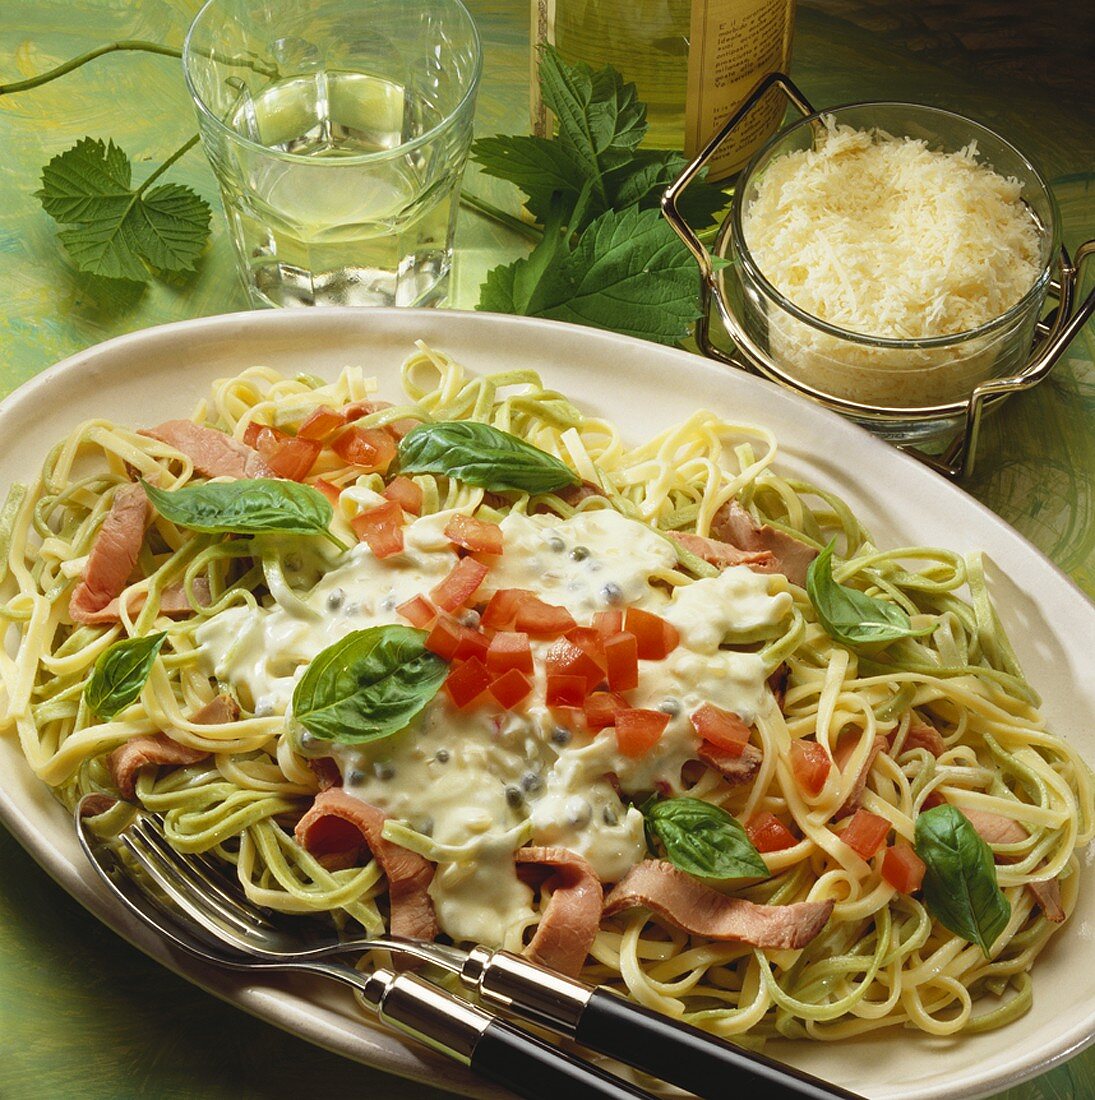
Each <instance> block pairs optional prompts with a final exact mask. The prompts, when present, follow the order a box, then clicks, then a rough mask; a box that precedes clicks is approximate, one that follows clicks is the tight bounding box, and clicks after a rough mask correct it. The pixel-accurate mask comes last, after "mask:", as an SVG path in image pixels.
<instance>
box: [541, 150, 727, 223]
mask: <svg viewBox="0 0 1095 1100" xmlns="http://www.w3.org/2000/svg"><path fill="white" fill-rule="evenodd" d="M687 164H688V159H687V158H686V157H684V156H682V155H681V154H680V153H674V152H672V151H671V150H669V149H638V150H636V151H635V155H634V157H633V158H632V159H631V160H630V161H628V163H626V164H623V165H621V166H620V167H619V168H617V169H615V170H614V171H612V172H610V173H609V174H608V175H607V176H606V177H605V187H606V188H607V190H608V196H609V204H610V205H611V207H612V208H613V209H614V210H623V209H624V208H626V207H628V206H634V205H638V206H640V207H642V208H643V209H644V210H646V209H660V204H661V198H662V194H663V193H664V191H665V189H666V188H667V187H668V186H669V185H670V184H671V183H672V182H673V181H674V180H675V179H676V178H677V177H678V176H679V175H680V174H681V172H683V171H684V169H685V166H686V165H687ZM704 176H706V169H705V170H704V173H703V175H701V176H699V177H697V178H696V179H695V180H693V181H692V183H691V184H689V186H688V187H687V188H686V189H685V191H684V192H683V194H682V195H681V198H680V202H679V203H678V206H679V208H680V211H681V213H682V214H683V215H684V217H685V218H686V219H687V220H688V223H689V224H690V225H691V226H692V228H693V229H705V228H707V227H708V226H709V225H714V223H715V221H716V220H717V219H716V217H715V215H716V214H718V213H720V212H721V211H722V210H723V209H725V207H726V205H727V203H728V202H729V201H730V197H729V196H728V195H727V194H726V192H725V191H723V190H721V189H720V188H719V187H716V186H715V185H714V184H711V183H707V182H706V180H705V179H704ZM530 209H531V208H530Z"/></svg>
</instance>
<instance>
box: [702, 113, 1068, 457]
mask: <svg viewBox="0 0 1095 1100" xmlns="http://www.w3.org/2000/svg"><path fill="white" fill-rule="evenodd" d="M1057 226H1058V218H1057V216H1056V212H1055V209H1054V203H1053V198H1052V196H1051V194H1050V191H1049V188H1048V187H1047V186H1046V183H1045V180H1044V179H1043V177H1042V175H1041V173H1040V172H1039V171H1038V169H1037V168H1035V167H1034V165H1033V164H1031V162H1030V161H1029V160H1028V159H1027V158H1026V157H1025V156H1024V155H1023V154H1022V153H1020V152H1019V151H1018V150H1017V149H1016V148H1015V147H1014V146H1012V145H1011V144H1010V143H1009V142H1007V141H1005V140H1004V139H1003V138H1002V137H1000V136H999V135H998V134H995V133H994V132H993V131H991V130H989V129H986V128H985V127H984V126H981V125H979V124H978V123H976V122H974V121H972V120H971V119H968V118H964V117H962V116H961V115H957V114H953V113H952V112H950V111H944V110H940V109H937V108H934V107H927V106H923V105H918V104H908V103H861V104H853V105H851V106H846V107H837V108H833V109H831V110H827V111H823V112H819V113H817V114H814V115H809V116H807V117H805V118H803V119H801V120H800V121H798V122H796V123H794V124H793V125H791V126H789V127H787V128H785V129H784V130H782V131H781V132H780V133H779V134H777V135H776V136H775V138H773V139H772V140H771V141H769V142H768V144H767V145H766V146H765V147H764V148H763V149H761V150H760V152H759V153H758V154H757V155H756V156H755V157H754V158H753V160H752V162H751V163H750V164H749V166H748V168H747V169H746V170H745V172H744V173H743V175H742V176H741V178H740V179H739V181H738V187H737V191H736V194H735V199H734V206H733V210H732V212H731V215H730V217H729V219H728V221H727V224H726V225H725V226H724V230H723V233H722V235H721V238H720V241H719V252H720V253H721V255H722V256H723V257H724V258H725V259H727V260H728V261H729V263H728V264H727V265H726V266H725V267H724V268H723V269H722V270H721V271H720V272H719V273H718V276H717V277H718V280H719V285H720V290H721V291H722V298H723V303H724V304H725V306H726V308H727V309H728V310H729V312H730V313H731V314H732V317H733V320H734V321H735V322H736V326H735V327H736V328H737V330H738V331H736V332H732V335H734V336H735V338H736V339H737V340H738V342H739V343H747V344H751V345H752V349H751V350H754V351H759V352H761V353H763V358H765V359H766V360H767V362H768V364H769V368H770V370H774V373H775V374H776V375H777V376H779V377H780V378H781V379H782V380H783V381H785V382H789V383H791V384H792V385H794V387H795V388H796V389H798V390H799V391H800V392H805V393H806V394H808V395H812V396H816V397H819V398H821V399H823V400H825V401H827V402H829V403H833V402H834V401H835V402H836V404H837V405H838V406H841V405H842V406H844V407H843V408H842V409H841V411H844V412H846V413H848V414H849V415H851V416H853V417H854V418H857V419H861V420H862V421H863V422H864V423H867V424H869V426H870V427H871V428H872V429H873V430H874V431H876V432H879V433H880V434H883V435H884V436H887V437H888V438H891V439H894V440H895V441H904V442H913V441H916V442H924V441H927V440H930V439H931V438H933V437H938V436H941V435H942V434H945V433H946V432H947V431H949V430H950V429H951V428H952V427H953V426H954V425H955V424H956V423H958V422H959V421H960V420H961V418H962V416H963V415H964V411H965V410H964V407H963V403H964V402H966V401H968V399H969V396H970V394H971V392H972V391H973V389H974V387H975V386H977V385H978V384H979V383H981V382H983V381H985V380H987V379H992V378H1001V377H1007V376H1012V375H1015V374H1018V373H1019V372H1020V371H1021V370H1022V369H1023V367H1024V365H1025V363H1026V362H1027V359H1028V358H1029V356H1030V353H1031V346H1032V342H1033V339H1034V329H1035V325H1036V324H1037V322H1038V320H1039V318H1040V316H1041V313H1042V309H1043V306H1044V303H1045V297H1046V292H1047V289H1048V288H1049V285H1050V281H1051V277H1052V271H1053V264H1054V261H1055V259H1056V256H1057V251H1058V247H1059V245H1058V239H1057V238H1058V229H1057ZM723 315H724V319H725V316H726V309H724V310H723ZM880 411H882V412H884V413H885V416H883V417H882V418H880V417H879V412H880ZM933 411H934V412H935V413H937V414H938V415H931V413H932V412H933ZM903 412H904V413H908V414H909V416H908V419H903V417H902V413H903Z"/></svg>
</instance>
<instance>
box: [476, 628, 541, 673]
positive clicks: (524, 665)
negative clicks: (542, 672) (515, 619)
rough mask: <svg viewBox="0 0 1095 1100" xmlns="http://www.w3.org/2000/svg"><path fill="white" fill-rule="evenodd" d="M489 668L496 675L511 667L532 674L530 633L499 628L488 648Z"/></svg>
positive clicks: (507, 670)
mask: <svg viewBox="0 0 1095 1100" xmlns="http://www.w3.org/2000/svg"><path fill="white" fill-rule="evenodd" d="M487 668H488V669H490V671H491V672H492V673H494V675H495V676H501V675H502V674H503V673H505V672H509V670H510V669H516V670H517V671H518V672H527V673H529V675H531V674H532V646H530V645H529V640H528V635H527V634H521V633H519V632H517V631H513V630H499V631H498V632H497V633H496V634H495V635H494V637H493V638H491V640H490V648H489V649H488V650H487Z"/></svg>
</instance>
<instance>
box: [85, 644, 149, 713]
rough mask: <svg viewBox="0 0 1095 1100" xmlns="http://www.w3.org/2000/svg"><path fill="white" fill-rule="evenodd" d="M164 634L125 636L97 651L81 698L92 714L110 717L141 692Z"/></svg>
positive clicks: (126, 705) (123, 708)
mask: <svg viewBox="0 0 1095 1100" xmlns="http://www.w3.org/2000/svg"><path fill="white" fill-rule="evenodd" d="M166 637H167V635H166V634H148V635H146V636H145V637H143V638H125V639H123V640H122V641H120V642H115V643H114V644H113V645H112V646H108V647H107V648H106V649H105V650H103V652H102V653H100V654H99V658H98V660H97V661H96V662H95V667H94V668H93V669H92V672H91V679H89V680H88V682H87V686H86V687H85V688H84V702H86V703H87V706H88V709H89V710H90V711H91V713H92V714H94V715H96V716H98V717H99V718H102V719H103V720H104V721H109V720H110V719H111V718H113V717H114V715H116V714H117V713H118V712H119V711H121V710H125V708H126V707H128V706H129V704H130V703H132V702H133V700H134V699H136V698H137V696H138V695H140V694H141V688H143V687H144V685H145V681H146V680H147V679H148V674H149V673H150V672H151V671H152V666H153V664H154V663H155V661H156V657H157V655H158V654H159V652H160V649H161V648H162V646H163V643H164V639H165V638H166Z"/></svg>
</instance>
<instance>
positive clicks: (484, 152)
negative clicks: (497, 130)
mask: <svg viewBox="0 0 1095 1100" xmlns="http://www.w3.org/2000/svg"><path fill="white" fill-rule="evenodd" d="M471 155H472V159H473V160H474V161H476V162H477V163H478V164H481V165H482V166H483V170H484V171H485V172H486V173H487V174H488V175H491V176H495V177H497V178H498V179H503V180H509V182H510V183H514V184H516V185H517V186H518V187H519V188H520V189H521V190H522V191H523V192H524V193H525V196H526V200H525V206H526V207H527V208H528V211H529V213H530V214H532V216H533V217H534V218H536V220H537V221H538V222H540V224H541V225H543V224H545V223H546V221H547V219H548V216H549V214H550V212H551V209H552V199H553V196H556V195H569V196H571V201H570V206H571V208H573V204H574V201H575V200H576V199H577V197H578V195H579V193H580V192H581V190H582V184H583V182H584V180H585V176H584V174H583V170H582V166H581V165H580V164H579V163H578V162H577V161H576V160H575V158H574V156H573V155H572V154H571V152H570V151H569V150H568V149H567V148H566V147H565V146H564V145H562V144H561V143H560V142H558V141H548V140H547V139H546V138H538V137H527V136H523V135H518V136H505V135H499V136H496V137H487V138H480V139H479V140H478V141H476V142H475V143H474V144H473V145H472V147H471Z"/></svg>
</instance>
